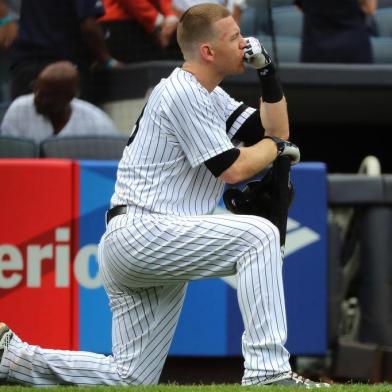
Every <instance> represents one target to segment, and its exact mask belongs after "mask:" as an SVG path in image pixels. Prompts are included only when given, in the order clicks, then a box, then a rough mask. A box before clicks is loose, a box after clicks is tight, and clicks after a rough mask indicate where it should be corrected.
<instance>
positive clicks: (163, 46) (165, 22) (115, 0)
mask: <svg viewBox="0 0 392 392" xmlns="http://www.w3.org/2000/svg"><path fill="white" fill-rule="evenodd" d="M103 3H104V6H105V15H104V16H103V17H102V18H101V19H100V22H101V23H102V26H103V28H104V30H105V33H106V34H105V37H106V42H107V45H108V48H109V49H110V51H111V53H112V54H113V56H114V57H116V58H117V59H119V60H121V61H123V62H125V63H134V62H140V61H150V60H163V59H181V58H182V56H181V52H180V49H179V47H178V45H177V41H176V37H175V32H176V28H177V23H178V18H177V16H176V14H175V11H174V10H173V8H172V5H171V0H159V1H155V2H154V1H152V0H104V1H103Z"/></svg>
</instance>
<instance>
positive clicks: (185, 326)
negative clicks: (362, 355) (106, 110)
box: [79, 161, 327, 356]
mask: <svg viewBox="0 0 392 392" xmlns="http://www.w3.org/2000/svg"><path fill="white" fill-rule="evenodd" d="M116 170H117V162H105V161H80V225H79V246H80V248H83V250H84V249H86V251H85V253H86V254H87V255H88V254H90V262H89V270H88V271H86V274H87V275H88V276H87V277H86V278H85V279H84V280H83V282H87V284H85V285H84V286H80V290H79V295H80V299H79V300H80V306H79V309H80V314H79V325H80V334H79V337H80V339H79V349H80V350H89V351H95V352H102V353H106V354H108V353H110V352H111V314H110V310H109V306H108V299H107V297H106V294H105V292H104V290H103V288H102V287H101V284H100V281H99V278H98V277H97V262H96V247H97V244H98V242H99V240H100V237H101V235H102V233H103V231H104V227H105V224H104V216H105V211H106V209H107V208H108V205H109V201H110V197H111V195H112V193H113V189H114V181H115V174H116ZM292 181H293V183H294V187H295V195H296V196H295V200H294V202H293V205H292V207H291V209H290V214H289V221H288V230H287V240H286V256H285V262H284V283H285V294H286V309H287V319H288V331H289V332H288V342H287V345H286V346H287V348H288V349H289V351H290V352H291V353H292V354H293V355H320V354H324V353H325V352H326V349H327V238H326V231H327V185H326V168H325V165H324V164H322V163H301V164H298V165H297V166H295V167H294V168H293V169H292ZM221 207H222V204H221ZM217 212H218V213H222V212H225V213H227V211H223V209H222V208H220V210H219V208H218V211H217ZM235 285H236V282H235V277H229V278H224V279H206V280H203V281H197V282H191V283H190V284H189V288H188V293H187V297H186V300H185V303H184V308H183V311H182V314H181V316H180V321H179V324H178V327H177V330H176V333H175V336H174V340H173V344H172V346H171V349H170V352H169V355H178V356H234V355H241V335H242V331H243V325H242V319H241V315H240V311H239V307H238V303H237V296H236V290H235Z"/></svg>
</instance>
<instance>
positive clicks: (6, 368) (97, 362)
mask: <svg viewBox="0 0 392 392" xmlns="http://www.w3.org/2000/svg"><path fill="white" fill-rule="evenodd" d="M109 287H110V289H109V298H110V303H111V308H112V311H113V325H112V328H113V331H112V340H113V356H104V355H100V354H94V353H89V352H77V351H66V350H51V349H44V348H41V347H39V346H35V345H29V344H27V343H25V342H22V341H21V339H20V338H19V337H18V336H17V335H16V334H13V336H12V337H11V339H10V341H9V343H8V344H7V345H6V348H5V350H4V352H1V353H0V356H1V355H2V358H1V365H0V380H1V381H5V382H9V383H17V384H22V385H28V386H49V385H80V386H83V385H136V384H156V383H158V381H159V376H160V374H161V372H162V367H163V364H164V362H165V359H166V356H167V353H168V351H169V347H170V342H171V340H172V337H173V333H174V331H175V327H176V325H177V321H178V316H179V314H180V310H181V308H182V304H183V301H184V296H185V292H186V283H183V284H179V285H170V286H160V287H151V288H145V289H144V288H140V289H135V290H130V289H125V292H124V291H122V289H121V288H118V287H117V286H113V285H111V284H110V283H109Z"/></svg>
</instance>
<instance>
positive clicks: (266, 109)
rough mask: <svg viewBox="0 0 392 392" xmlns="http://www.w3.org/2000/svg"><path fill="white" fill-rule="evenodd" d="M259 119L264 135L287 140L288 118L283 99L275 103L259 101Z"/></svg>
mask: <svg viewBox="0 0 392 392" xmlns="http://www.w3.org/2000/svg"><path fill="white" fill-rule="evenodd" d="M260 117H261V123H262V124H263V127H264V129H265V135H268V136H277V137H280V138H281V139H284V140H288V138H289V118H288V114H287V103H286V99H285V97H283V98H282V99H281V100H280V101H279V102H276V103H268V102H262V100H260Z"/></svg>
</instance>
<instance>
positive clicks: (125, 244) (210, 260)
mask: <svg viewBox="0 0 392 392" xmlns="http://www.w3.org/2000/svg"><path fill="white" fill-rule="evenodd" d="M113 221H114V222H111V223H110V224H111V226H109V230H108V234H107V235H106V237H105V238H104V240H103V241H102V250H103V254H102V257H101V260H102V261H101V271H102V273H103V276H104V281H105V279H109V277H110V279H112V282H115V284H117V285H118V286H119V287H144V286H146V285H147V286H152V285H154V286H159V285H167V284H170V283H175V284H180V283H181V282H184V281H187V280H195V279H201V278H204V277H214V276H215V277H219V276H225V275H233V274H235V273H237V277H238V288H237V291H238V301H239V304H240V309H241V313H242V317H243V321H244V326H245V332H244V336H243V341H242V344H243V353H244V357H245V374H244V378H243V384H246V385H250V384H257V383H260V382H263V381H265V380H266V379H267V378H269V377H272V376H276V375H278V374H282V373H285V372H288V371H289V370H290V365H289V362H288V359H289V354H288V352H287V350H286V349H285V348H284V347H283V345H284V343H285V341H286V337H287V328H286V316H285V304H284V293H283V286H282V259H281V254H280V245H279V232H278V230H277V228H276V227H275V226H273V225H272V224H271V223H270V222H269V221H267V220H265V219H263V218H259V217H255V216H240V215H208V216H198V217H168V216H165V217H162V216H157V215H155V216H144V217H142V218H134V219H132V218H131V217H129V218H128V217H127V216H125V215H123V216H119V217H116V218H114V219H113ZM157 350H158V352H159V350H160V349H157ZM132 355H133V354H132ZM140 355H141V354H140Z"/></svg>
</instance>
